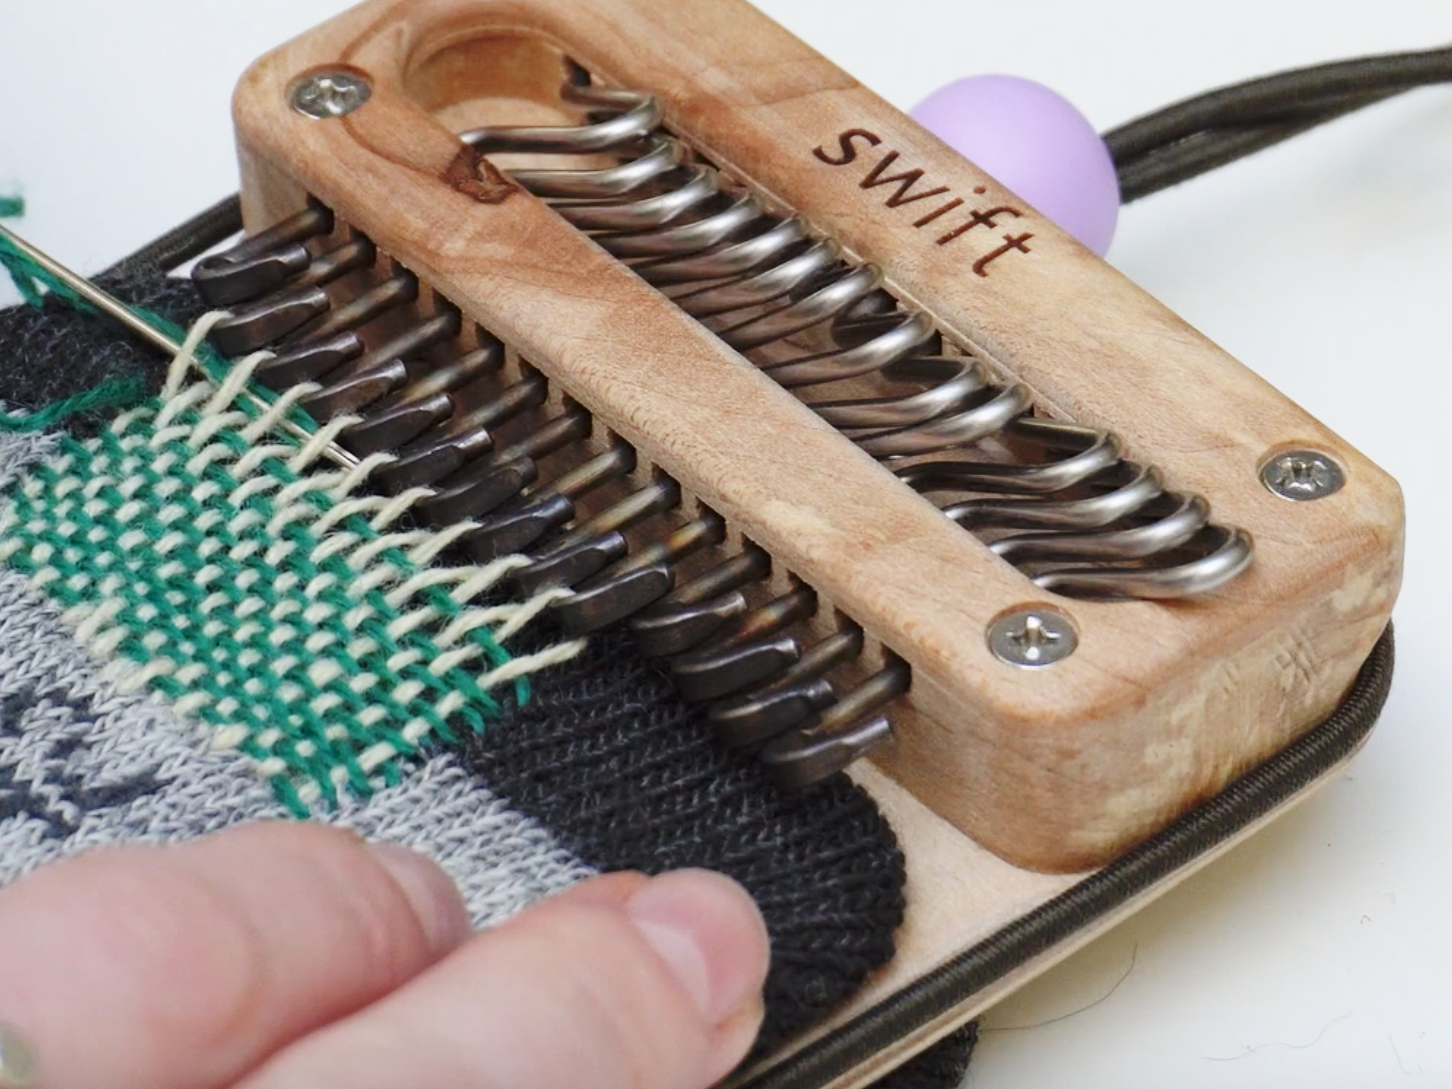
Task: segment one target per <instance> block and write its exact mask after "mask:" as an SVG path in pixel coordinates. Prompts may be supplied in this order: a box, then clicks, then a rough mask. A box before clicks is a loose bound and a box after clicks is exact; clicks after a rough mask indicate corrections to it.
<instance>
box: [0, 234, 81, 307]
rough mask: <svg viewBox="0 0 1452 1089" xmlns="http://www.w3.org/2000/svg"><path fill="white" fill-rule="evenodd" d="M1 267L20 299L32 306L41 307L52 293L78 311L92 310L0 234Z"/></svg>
mask: <svg viewBox="0 0 1452 1089" xmlns="http://www.w3.org/2000/svg"><path fill="white" fill-rule="evenodd" d="M0 265H4V266H5V271H6V272H8V273H10V279H11V280H13V281H14V283H15V287H16V289H17V290H19V292H20V297H21V298H23V299H24V300H25V301H26V302H27V303H29V304H30V305H31V306H39V305H40V303H41V300H42V299H43V298H44V297H45V295H46V293H47V292H50V293H52V294H54V295H56V296H57V297H59V298H62V299H64V300H65V301H66V302H68V303H70V305H72V306H74V307H75V308H76V309H78V310H89V309H90V307H88V306H86V304H85V303H84V302H82V301H81V298H80V296H78V295H76V293H75V292H73V291H72V290H71V289H70V288H68V287H66V285H65V284H63V283H61V282H60V281H59V280H57V279H56V278H55V277H54V276H52V275H51V274H50V273H48V272H46V271H45V269H43V268H41V267H40V266H39V265H37V264H36V263H35V262H34V261H32V260H31V259H30V258H29V257H27V256H25V254H23V253H21V252H20V251H19V250H18V249H16V248H15V246H14V245H13V244H12V243H11V241H10V239H8V238H6V237H5V236H4V235H3V234H0Z"/></svg>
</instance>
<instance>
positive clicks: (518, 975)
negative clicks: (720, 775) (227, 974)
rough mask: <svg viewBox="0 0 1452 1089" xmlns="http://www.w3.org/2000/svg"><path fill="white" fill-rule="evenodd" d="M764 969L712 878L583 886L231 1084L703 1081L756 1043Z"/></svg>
mask: <svg viewBox="0 0 1452 1089" xmlns="http://www.w3.org/2000/svg"><path fill="white" fill-rule="evenodd" d="M605 881H613V882H614V883H613V884H609V885H606V886H605V887H604V889H603V891H602V882H605ZM766 967H767V937H766V929H765V927H764V926H763V924H762V921H761V916H760V914H759V913H758V912H757V910H756V906H755V905H754V904H753V903H752V902H751V899H750V897H748V896H747V895H746V893H745V892H744V891H743V890H742V889H741V888H740V886H738V885H736V884H735V883H734V882H731V881H730V880H728V879H727V878H724V877H721V876H719V875H717V874H712V873H706V872H704V871H683V872H680V873H674V874H667V875H665V876H663V877H658V878H654V879H652V880H649V881H644V880H641V879H636V880H635V881H634V883H626V882H624V881H620V880H619V879H618V878H613V879H600V880H597V881H590V882H586V883H584V884H583V885H581V886H577V887H576V888H575V889H573V890H571V891H569V892H566V893H563V894H562V895H560V896H557V897H555V898H553V899H552V900H548V901H545V902H544V903H541V904H538V905H536V906H535V907H534V908H531V909H530V910H528V911H526V912H524V913H523V914H522V915H519V916H517V917H516V918H515V919H513V920H511V921H510V922H508V923H505V924H504V925H503V926H500V927H498V928H496V929H494V930H492V931H488V932H486V933H484V934H481V935H478V936H476V937H475V938H474V939H473V940H472V941H470V942H469V943H468V944H466V945H464V946H463V947H461V948H460V949H458V950H457V951H456V952H455V953H453V954H452V955H451V956H449V957H448V958H447V959H445V960H444V961H442V962H441V963H440V964H438V965H437V966H435V967H434V968H432V969H430V970H429V971H428V972H426V973H424V974H423V975H421V976H419V977H418V978H416V979H414V980H413V981H412V982H411V983H409V984H407V985H406V986H404V987H403V988H401V989H400V990H398V991H396V992H395V993H393V994H392V995H389V996H388V997H387V998H384V999H381V1000H380V1001H378V1002H377V1003H375V1004H374V1005H372V1006H370V1007H369V1008H368V1009H367V1010H364V1011H362V1012H361V1013H359V1014H356V1015H355V1016H353V1017H351V1018H348V1019H347V1020H345V1021H340V1022H338V1023H336V1024H334V1025H332V1026H330V1027H329V1028H326V1029H323V1030H321V1031H319V1032H317V1033H315V1034H314V1035H312V1036H310V1037H308V1038H307V1039H305V1040H302V1041H299V1042H298V1043H297V1044H295V1045H293V1046H292V1047H291V1048H289V1049H288V1050H287V1051H284V1052H283V1053H281V1054H280V1055H279V1056H278V1057H277V1058H275V1059H274V1060H273V1061H272V1062H270V1063H268V1064H267V1065H266V1066H264V1067H263V1068H262V1069H261V1070H259V1071H257V1073H256V1074H254V1075H253V1077H252V1078H251V1079H249V1080H248V1081H246V1082H244V1083H243V1085H241V1086H239V1087H238V1089H304V1087H306V1089H397V1087H398V1086H400V1085H447V1086H449V1087H450V1089H559V1087H561V1086H569V1087H570V1089H607V1087H608V1089H705V1087H706V1086H709V1085H711V1084H713V1083H715V1082H716V1081H718V1080H719V1079H720V1078H721V1077H723V1076H724V1075H725V1074H726V1073H727V1072H729V1071H730V1069H731V1068H732V1067H733V1066H735V1065H736V1064H737V1063H738V1062H740V1060H741V1058H742V1057H743V1056H744V1055H745V1054H746V1051H747V1049H748V1048H749V1047H750V1045H751V1041H752V1040H753V1039H754V1038H755V1035H756V1031H757V1029H758V1028H759V1026H760V1023H761V1009H762V1007H761V987H762V983H763V981H764V980H765V978H766Z"/></svg>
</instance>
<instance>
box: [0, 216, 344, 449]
mask: <svg viewBox="0 0 1452 1089" xmlns="http://www.w3.org/2000/svg"><path fill="white" fill-rule="evenodd" d="M0 241H3V242H4V243H5V244H6V245H8V246H10V247H11V248H12V249H14V250H15V251H16V252H17V253H19V254H20V255H21V256H22V257H24V258H25V259H26V260H27V261H29V262H31V264H33V265H35V266H36V267H37V268H39V269H41V270H43V271H44V272H45V273H47V274H48V275H50V276H53V277H54V278H55V279H56V280H57V281H59V282H60V283H61V284H63V285H65V287H66V289H67V290H69V291H72V292H74V293H75V295H76V296H77V297H79V298H81V299H83V300H84V301H85V302H87V303H88V304H90V305H91V306H93V307H95V308H96V309H97V310H99V311H101V313H103V314H105V315H106V316H107V317H109V318H111V319H112V320H113V321H116V322H119V323H120V324H121V325H124V326H125V327H126V328H127V329H130V330H131V331H132V332H133V333H135V334H136V335H137V336H139V337H141V338H142V339H143V340H147V341H150V342H151V344H153V345H154V346H155V347H157V348H160V349H161V350H162V351H163V352H166V353H167V355H170V356H173V357H175V356H178V355H181V352H182V345H181V344H180V342H178V341H177V340H176V338H175V337H172V336H170V335H169V334H168V333H166V332H165V331H164V330H161V329H158V328H157V327H156V326H154V325H152V324H151V323H150V322H149V321H147V320H145V319H144V318H142V317H141V316H140V315H139V314H137V313H136V312H135V311H133V310H132V309H131V308H130V307H129V306H127V305H126V304H125V303H123V302H121V301H120V300H119V299H117V298H116V297H115V296H114V295H111V294H109V293H108V292H105V291H103V290H101V289H100V288H99V287H97V286H96V285H95V284H93V283H92V282H91V281H90V280H87V279H86V278H85V277H84V276H81V275H80V274H79V273H76V272H73V271H71V270H70V269H69V268H67V267H66V266H65V265H63V264H61V263H60V262H59V261H57V260H56V259H55V258H54V257H51V256H50V255H49V254H48V253H45V252H44V251H43V250H38V249H36V248H35V247H34V246H32V245H31V244H30V243H29V242H27V241H25V239H23V238H21V237H20V236H19V235H17V234H16V233H15V232H14V231H12V230H10V229H9V228H8V227H6V226H5V225H4V224H0ZM242 396H243V397H245V398H246V399H247V401H248V403H249V404H250V405H252V407H253V408H256V409H258V410H261V411H266V409H267V407H268V405H267V402H266V401H263V400H262V399H261V398H260V397H258V396H257V395H256V394H253V393H248V392H247V391H245V390H244V391H243V393H242ZM280 426H281V428H282V429H283V430H285V431H286V432H287V433H288V434H289V435H291V436H292V437H293V438H296V439H299V440H300V441H302V442H307V441H308V440H309V439H311V438H312V435H311V434H309V433H308V431H307V430H306V429H305V428H302V427H299V426H298V425H297V424H294V423H290V422H288V421H286V420H284V421H282V422H281V424H280ZM322 452H323V455H324V456H325V457H327V458H328V460H329V461H332V462H334V463H335V464H337V465H341V466H342V467H344V468H347V469H351V468H353V467H354V466H356V465H357V464H358V459H357V458H356V457H354V456H353V455H352V454H350V453H349V452H348V451H347V450H344V449H343V448H342V447H341V446H339V445H338V444H337V443H331V442H330V443H328V444H327V446H325V447H323V451H322Z"/></svg>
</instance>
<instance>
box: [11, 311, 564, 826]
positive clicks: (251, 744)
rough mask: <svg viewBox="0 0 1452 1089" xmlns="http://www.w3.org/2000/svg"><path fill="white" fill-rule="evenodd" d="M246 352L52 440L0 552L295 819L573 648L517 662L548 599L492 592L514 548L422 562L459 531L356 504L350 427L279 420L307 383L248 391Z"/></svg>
mask: <svg viewBox="0 0 1452 1089" xmlns="http://www.w3.org/2000/svg"><path fill="white" fill-rule="evenodd" d="M204 332H205V322H200V323H198V325H197V327H196V328H195V329H194V333H193V336H192V338H191V339H190V340H189V349H194V348H195V345H196V344H197V343H198V342H199V340H200V337H201V336H202V335H203V334H204ZM260 358H261V357H258V358H254V359H253V360H249V361H244V362H243V363H242V364H239V365H237V366H234V367H233V368H232V369H231V371H230V372H229V373H227V374H226V376H225V378H224V379H222V380H221V381H213V380H212V379H211V378H210V377H209V376H208V375H207V374H205V373H203V372H202V370H201V369H200V368H198V367H195V366H194V365H193V363H192V359H191V357H190V352H189V351H188V352H184V353H183V355H182V356H181V357H180V358H179V359H178V361H177V363H176V364H175V365H174V367H173V369H172V373H171V376H170V378H169V381H168V385H167V388H166V389H165V390H164V391H163V394H162V396H161V397H160V398H157V399H154V400H152V401H150V402H148V403H147V404H145V405H143V406H141V407H140V408H137V409H134V410H132V411H129V412H126V413H124V414H122V415H121V416H119V417H118V418H117V419H116V420H115V421H114V422H113V423H112V425H111V426H110V427H109V428H107V429H106V430H105V431H103V432H102V433H101V434H99V435H97V436H95V437H94V438H91V439H86V440H77V439H75V438H73V437H70V436H63V437H61V438H60V439H59V440H58V444H57V450H56V455H55V456H54V457H51V458H47V459H45V460H43V461H41V462H40V463H38V464H36V465H34V466H32V468H31V470H30V472H29V473H28V474H27V475H26V477H25V479H24V480H23V481H21V482H20V483H19V484H18V485H16V486H13V487H11V488H10V489H9V491H8V494H7V499H8V503H6V505H5V507H4V509H3V511H0V561H3V562H5V563H8V564H9V566H11V567H12V568H13V569H15V570H17V571H19V572H21V573H23V574H24V575H26V576H27V577H28V579H29V580H30V582H31V584H32V585H33V586H35V587H37V588H41V589H43V590H44V592H45V593H46V594H47V596H49V597H50V598H51V600H53V601H54V602H55V603H56V604H57V605H58V606H59V607H60V608H61V610H62V618H63V620H64V622H65V623H66V624H67V625H68V626H70V627H72V628H73V629H74V631H75V634H76V637H77V638H78V639H79V640H80V641H81V642H82V643H83V644H85V645H86V646H87V647H88V648H89V650H90V651H91V653H92V654H93V655H95V656H96V657H97V658H98V659H99V660H101V661H103V662H107V663H109V666H108V669H109V673H110V675H111V676H113V677H114V678H115V679H116V681H117V684H118V689H119V690H120V691H121V692H122V693H126V692H134V691H138V690H141V689H143V688H145V687H147V686H149V687H151V688H152V689H154V690H156V691H157V692H159V693H161V694H163V695H165V696H166V697H168V698H169V699H170V700H171V701H172V703H173V706H174V707H175V709H176V711H177V712H178V713H180V714H182V715H184V716H194V717H196V718H198V719H200V720H202V721H204V722H206V723H207V724H208V725H209V726H211V727H212V728H213V739H214V744H215V745H216V746H217V747H218V748H221V749H235V750H237V751H239V752H241V753H244V754H245V755H247V756H248V757H250V758H251V759H252V760H254V761H255V762H256V765H257V769H258V771H259V773H260V774H261V775H262V776H263V777H265V778H267V779H268V780H270V782H271V783H272V786H273V788H274V790H275V791H276V792H277V795H278V798H279V799H280V800H281V801H282V802H283V804H284V805H286V806H287V807H288V809H289V810H290V811H292V812H293V813H296V814H305V813H307V812H309V811H310V810H311V809H312V808H313V807H314V806H315V805H316V804H317V803H319V802H322V803H324V805H325V806H326V807H328V808H332V807H336V806H338V805H340V804H341V801H342V798H343V796H344V795H345V794H347V793H351V794H352V795H354V796H356V797H367V796H368V795H369V794H371V793H372V792H373V791H375V790H378V789H381V788H384V787H388V786H393V785H396V784H397V783H398V782H399V781H400V776H401V774H402V761H404V760H406V759H407V758H410V757H414V756H416V755H417V754H418V752H419V746H420V744H421V742H423V741H424V740H425V739H426V738H430V737H439V738H442V739H444V740H456V739H457V733H456V731H457V729H458V727H459V726H460V725H462V727H463V728H464V730H465V731H466V732H475V733H477V732H482V730H483V729H484V726H485V723H486V720H487V719H488V718H490V717H492V716H493V715H494V714H496V713H497V710H498V708H497V704H496V701H495V695H494V692H495V690H496V689H498V688H500V687H501V686H513V687H515V688H516V691H517V692H518V693H520V694H522V693H523V692H524V691H525V689H524V687H523V686H524V685H525V683H526V682H525V678H526V677H527V676H528V674H529V673H531V672H533V671H534V670H537V669H539V668H542V667H544V666H545V665H549V664H553V663H556V662H559V661H562V660H564V659H565V658H568V657H570V656H571V655H573V654H574V653H575V652H577V651H578V649H579V644H578V643H566V644H554V645H550V646H547V647H545V648H543V649H542V650H540V651H537V652H536V653H534V654H531V655H529V656H526V657H524V658H511V656H510V655H509V654H508V653H507V652H506V651H505V650H504V649H503V647H502V644H503V643H504V642H505V641H506V640H507V639H508V638H509V637H510V636H512V635H514V634H516V633H517V632H518V631H519V630H520V629H521V628H522V627H523V626H524V625H526V624H527V623H528V622H529V621H530V620H531V619H532V618H533V617H535V616H536V615H537V614H538V613H539V612H540V611H541V610H542V609H543V608H544V607H545V606H546V605H547V604H548V603H549V601H550V600H551V599H552V596H553V595H555V594H558V593H561V592H563V591H558V590H550V591H545V592H543V593H541V594H538V595H536V596H535V597H533V598H532V599H530V600H528V601H524V602H500V601H497V600H495V599H494V598H491V597H489V595H491V593H493V594H495V595H496V596H497V591H498V586H499V583H500V581H501V579H502V578H503V577H504V576H505V575H506V574H507V573H508V572H509V571H510V570H512V569H513V568H514V567H516V566H519V565H522V564H524V563H526V562H527V561H526V560H525V559H524V558H523V557H507V558H505V559H502V560H498V561H495V562H494V563H491V564H489V565H487V566H483V567H478V566H444V565H442V564H439V563H436V562H435V560H436V559H437V557H438V556H439V554H440V553H441V552H443V551H444V550H445V549H447V548H448V547H449V546H450V545H451V544H452V543H453V542H454V541H455V540H456V539H457V538H458V537H459V536H460V535H462V534H463V533H465V532H467V531H468V530H469V529H470V528H472V527H471V526H470V524H469V523H461V524H459V525H456V526H452V527H450V528H449V529H447V530H441V531H434V530H428V531H421V530H415V529H410V528H406V527H405V526H404V525H403V523H404V520H405V518H406V515H407V514H408V512H409V510H410V508H411V507H412V505H413V504H414V503H415V502H416V501H417V500H418V499H419V498H421V497H422V496H425V495H427V494H429V493H428V492H427V491H426V490H425V489H414V490H411V491H408V492H405V493H403V494H401V495H398V496H394V497H383V496H377V495H373V494H371V493H369V492H368V491H367V489H366V485H367V482H368V479H369V476H370V475H371V473H372V472H373V471H375V470H376V469H377V468H378V467H379V466H380V465H381V464H385V463H386V462H387V460H388V457H387V455H378V456H375V457H373V458H370V459H366V460H365V461H364V462H363V463H362V464H361V465H358V466H356V467H353V468H347V469H331V468H325V467H324V465H323V464H322V463H321V459H322V457H323V456H324V454H325V452H326V450H327V449H328V447H329V444H330V443H331V440H332V438H333V437H334V436H335V435H336V434H337V433H338V431H340V430H341V429H342V428H343V427H344V426H346V425H347V423H348V422H349V421H348V420H347V419H339V420H335V421H333V422H332V423H330V424H329V425H327V426H325V427H322V428H315V427H314V426H313V425H311V424H310V422H309V421H307V420H306V418H305V417H303V416H302V415H301V413H299V412H297V411H296V410H294V408H293V405H294V404H295V403H296V401H297V400H298V399H300V398H301V397H303V396H305V395H306V394H307V393H308V392H310V389H309V388H308V387H299V388H298V389H295V390H291V391H289V393H288V394H286V395H285V396H283V397H280V398H276V399H275V400H272V401H271V402H267V401H263V400H260V399H259V398H258V397H257V396H256V395H254V394H252V393H250V392H248V390H247V385H248V380H249V378H250V375H251V371H252V369H253V368H254V367H255V366H256V364H257V362H259V361H260ZM284 423H290V424H291V425H293V426H294V427H295V428H296V427H303V428H308V429H310V430H311V435H310V437H306V436H305V441H301V442H299V441H296V440H292V439H291V438H290V437H289V436H288V434H287V433H286V432H285V431H284V430H282V426H281V425H283V424H284ZM345 723H346V725H344V724H345Z"/></svg>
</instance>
